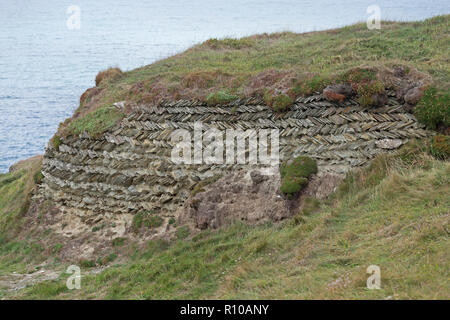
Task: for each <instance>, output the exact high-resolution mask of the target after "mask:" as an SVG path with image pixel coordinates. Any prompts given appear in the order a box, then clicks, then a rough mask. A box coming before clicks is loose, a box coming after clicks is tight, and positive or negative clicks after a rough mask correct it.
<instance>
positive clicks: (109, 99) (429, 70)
mask: <svg viewBox="0 0 450 320" xmlns="http://www.w3.org/2000/svg"><path fill="white" fill-rule="evenodd" d="M449 19H450V15H445V16H437V17H434V18H431V19H427V20H424V21H420V22H392V21H391V22H389V21H384V22H382V28H381V30H368V29H367V26H366V25H365V24H362V23H361V24H355V25H351V26H347V27H344V28H339V29H334V30H327V31H321V32H310V33H304V34H297V33H292V32H283V33H275V34H262V35H255V36H251V37H246V38H242V39H229V38H227V39H222V40H218V39H211V40H208V41H206V42H204V43H202V44H198V45H196V46H194V47H192V48H190V49H188V50H186V51H185V52H183V53H180V54H177V55H175V56H173V57H170V58H167V59H163V60H160V61H157V62H155V63H153V64H151V65H147V66H144V67H141V68H138V69H135V70H131V71H127V72H124V73H120V74H119V72H117V73H118V74H119V75H118V76H115V77H112V78H110V79H108V81H103V82H99V84H98V87H96V89H95V90H91V92H93V93H90V94H89V99H87V100H89V101H87V102H86V103H84V101H83V103H81V105H80V107H79V109H78V110H77V111H76V112H75V115H74V117H73V119H70V120H67V121H66V122H65V123H64V124H63V125H62V126H61V128H60V130H59V135H60V136H63V135H65V134H71V133H79V132H82V131H83V130H86V131H88V132H89V133H90V134H98V133H101V132H103V131H104V130H106V129H107V128H109V127H110V126H111V125H113V124H114V123H115V121H116V120H117V119H118V118H120V117H121V116H123V114H120V113H116V112H111V110H110V109H104V108H105V107H104V106H109V105H111V104H112V103H114V102H117V101H124V100H125V101H128V102H130V103H132V102H135V103H158V102H159V101H160V100H161V99H166V100H178V99H199V100H203V101H207V100H208V99H207V98H208V97H209V101H210V103H212V102H216V101H217V102H218V103H225V102H229V101H230V100H231V99H232V98H234V97H249V96H261V97H263V96H264V93H265V92H266V90H270V91H274V93H275V94H287V95H289V96H290V98H291V99H292V98H294V97H295V96H298V95H309V94H312V93H313V92H315V91H320V90H322V89H323V88H324V87H325V86H326V85H327V84H329V83H331V82H340V81H348V80H357V79H350V78H352V77H351V76H350V78H349V74H350V75H351V74H352V73H351V72H350V73H349V70H352V69H354V68H356V67H360V66H365V69H367V70H369V71H364V72H363V73H364V74H363V77H362V78H361V79H359V81H361V80H363V79H364V80H368V79H369V80H370V79H372V80H375V79H376V78H377V76H379V73H383V72H384V71H383V70H385V69H386V68H387V69H389V70H390V69H392V68H393V67H394V66H397V65H403V66H405V68H404V69H405V70H406V72H407V73H411V74H412V73H413V72H415V71H413V70H416V69H417V70H418V71H420V72H423V73H425V74H428V75H430V76H431V77H432V78H433V81H434V85H435V86H436V87H437V88H438V89H439V90H442V91H448V90H449V89H450V85H449V83H450V82H449V79H450V78H449V77H450V76H449V75H450V67H449V66H450V64H449V63H448V56H449V48H450V37H449V31H448V30H449ZM371 68H372V69H373V68H375V69H376V71H377V72H375V73H374V72H371V71H370V70H371ZM385 80H386V79H385ZM387 82H389V81H387ZM385 85H387V86H395V85H394V84H392V83H385ZM369 89H371V90H372V89H373V88H369ZM375 89H376V88H375ZM369 91H370V90H369ZM363 100H364V99H363ZM366 100H367V99H365V100H364V101H363V103H370V101H366ZM369 100H370V99H369ZM287 102H288V101H287V99H286V98H285V97H283V98H280V105H281V106H284V105H285V104H286V103H287ZM98 109H102V111H96V110H98ZM282 109H283V108H282ZM95 112H98V113H95ZM93 113H95V114H94V116H92V114H93ZM84 118H86V119H84ZM97 118H98V119H99V120H97ZM83 119H84V120H83Z"/></svg>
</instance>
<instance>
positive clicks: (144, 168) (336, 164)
mask: <svg viewBox="0 0 450 320" xmlns="http://www.w3.org/2000/svg"><path fill="white" fill-rule="evenodd" d="M118 107H120V104H118ZM196 121H201V122H202V123H203V129H204V130H207V129H208V128H210V127H214V128H218V129H221V130H225V129H242V130H247V129H256V130H260V129H279V144H280V160H281V161H283V160H285V159H287V158H290V157H293V156H298V155H308V156H310V157H312V158H315V159H316V160H317V163H318V165H319V170H321V171H327V172H335V173H345V172H346V171H348V170H349V169H350V168H352V167H358V166H363V165H365V164H367V163H368V162H369V161H370V160H371V159H373V158H374V157H375V156H376V155H377V154H379V153H381V152H386V151H389V150H392V149H395V148H397V147H399V146H400V145H402V144H403V143H405V142H406V141H407V140H408V139H410V138H421V137H424V136H426V135H427V134H428V133H427V131H425V130H424V128H423V127H422V126H421V125H419V124H418V123H417V122H416V119H415V118H414V116H413V115H412V114H411V113H409V112H408V110H407V108H405V107H404V106H402V105H401V104H399V103H398V102H397V101H396V100H395V99H394V98H393V97H391V98H390V99H389V102H388V104H387V105H386V106H384V107H382V108H377V109H373V108H363V107H361V106H360V105H359V104H358V103H357V102H356V101H355V100H352V99H348V100H346V101H344V103H342V104H337V103H332V102H328V101H326V100H324V98H323V96H322V95H315V96H311V97H308V98H301V99H298V100H297V101H296V103H295V105H294V106H292V107H291V108H290V109H289V110H288V111H287V112H284V113H276V112H273V111H272V110H271V109H270V108H268V107H267V106H265V105H264V104H263V103H262V102H261V101H257V100H245V101H243V100H240V101H237V102H235V103H233V104H232V105H228V106H217V107H211V106H206V105H204V104H201V103H198V102H190V101H179V102H177V103H167V104H162V105H159V106H141V107H138V108H136V109H135V110H134V111H133V112H132V113H131V114H130V115H129V116H127V117H126V118H125V119H123V120H122V121H121V123H120V124H118V125H116V126H115V127H113V128H111V129H110V130H108V131H107V132H106V133H105V134H104V135H102V136H101V137H100V138H97V139H92V138H90V137H89V136H88V135H86V134H83V135H80V136H77V137H73V136H72V137H68V138H66V139H64V140H62V143H61V145H60V146H59V150H56V149H55V148H54V147H52V146H50V145H49V146H48V147H47V149H46V153H45V156H44V161H43V174H44V176H45V179H44V183H43V184H42V192H43V193H44V195H45V196H46V197H48V198H51V199H52V200H54V201H57V202H59V203H60V204H61V205H62V206H63V207H67V208H75V209H78V210H89V211H90V212H94V213H95V212H99V213H100V212H106V213H112V214H115V213H135V212H138V211H141V210H152V209H164V210H167V211H174V210H175V209H176V207H178V206H180V205H181V204H182V203H183V202H184V201H185V200H186V199H187V197H188V196H189V194H190V192H191V189H192V187H193V186H194V185H195V184H196V183H198V182H199V181H201V180H204V179H207V178H208V177H212V176H215V175H217V174H223V173H225V172H226V171H230V170H234V169H237V168H249V167H251V166H250V165H248V164H246V165H239V164H234V165H227V164H221V165H217V164H213V165H205V164H201V165H184V164H181V165H176V164H174V163H173V162H172V161H171V158H170V156H171V150H172V148H173V143H172V141H171V133H172V132H173V131H174V130H176V129H179V128H183V129H188V130H193V126H194V123H195V122H196Z"/></svg>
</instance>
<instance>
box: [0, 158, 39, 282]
mask: <svg viewBox="0 0 450 320" xmlns="http://www.w3.org/2000/svg"><path fill="white" fill-rule="evenodd" d="M41 161H42V157H33V158H30V159H28V160H25V161H21V162H19V163H18V164H16V165H15V167H16V170H15V171H13V172H8V173H5V174H0V275H1V274H6V273H10V272H13V271H16V272H22V271H24V270H27V269H28V266H29V264H34V263H36V261H37V260H41V259H40V258H39V259H38V257H40V256H41V253H42V252H43V251H44V248H43V247H42V246H41V245H39V244H35V243H33V241H30V240H32V239H23V238H21V239H18V238H17V237H16V236H17V235H18V233H19V232H20V230H21V229H22V228H23V224H24V222H25V221H24V219H23V217H24V215H25V213H26V212H27V210H28V207H29V204H30V196H31V194H30V192H31V190H32V189H33V188H34V186H35V183H34V175H35V173H36V172H37V171H38V170H39V169H40V167H41Z"/></svg>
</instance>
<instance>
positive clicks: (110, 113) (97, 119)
mask: <svg viewBox="0 0 450 320" xmlns="http://www.w3.org/2000/svg"><path fill="white" fill-rule="evenodd" d="M123 116H124V114H123V113H122V112H121V111H119V110H118V109H117V108H115V107H113V106H104V107H101V108H100V109H97V110H95V111H94V112H92V113H89V114H87V115H86V116H84V117H83V118H79V119H75V120H74V121H72V122H71V123H70V126H69V133H72V134H80V133H83V132H87V133H88V134H89V135H90V136H91V137H95V136H98V135H100V134H102V133H103V132H105V131H106V130H108V129H109V128H111V127H112V126H114V125H115V124H116V123H117V122H118V121H119V120H121V119H122V118H123Z"/></svg>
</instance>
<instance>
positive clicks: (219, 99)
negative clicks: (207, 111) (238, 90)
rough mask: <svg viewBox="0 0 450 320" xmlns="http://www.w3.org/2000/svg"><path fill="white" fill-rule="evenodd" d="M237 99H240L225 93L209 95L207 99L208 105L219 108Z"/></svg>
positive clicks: (219, 92)
mask: <svg viewBox="0 0 450 320" xmlns="http://www.w3.org/2000/svg"><path fill="white" fill-rule="evenodd" d="M236 99H238V96H235V95H232V94H228V93H226V92H225V91H218V92H215V93H211V94H209V95H208V96H207V97H206V103H207V104H208V106H217V105H224V104H228V103H230V102H232V101H234V100H236Z"/></svg>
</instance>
